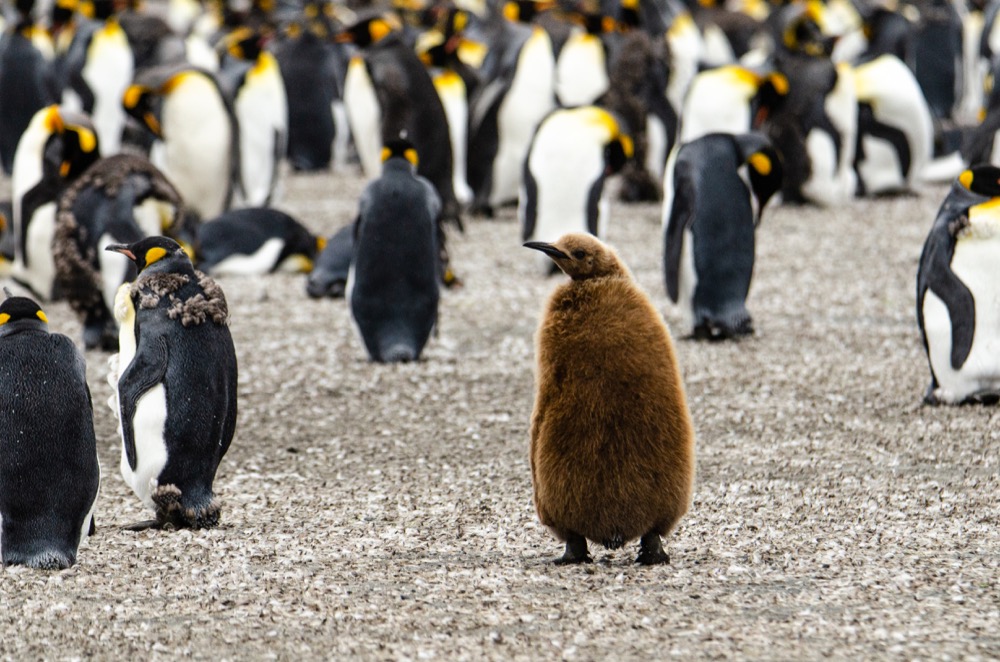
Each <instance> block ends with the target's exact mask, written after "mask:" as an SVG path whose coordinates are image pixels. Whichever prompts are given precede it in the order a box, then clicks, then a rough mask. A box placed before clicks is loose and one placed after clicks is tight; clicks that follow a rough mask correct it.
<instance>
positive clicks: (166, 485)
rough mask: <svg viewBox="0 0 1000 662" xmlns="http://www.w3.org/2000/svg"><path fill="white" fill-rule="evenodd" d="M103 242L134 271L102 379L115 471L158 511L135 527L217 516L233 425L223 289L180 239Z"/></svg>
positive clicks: (232, 355) (202, 521) (233, 376)
mask: <svg viewBox="0 0 1000 662" xmlns="http://www.w3.org/2000/svg"><path fill="white" fill-rule="evenodd" d="M106 250H111V251H116V252H119V253H122V254H123V255H125V256H126V257H128V258H129V259H131V260H132V261H133V262H134V263H135V265H136V269H137V271H138V272H139V275H138V277H137V278H136V280H135V281H134V282H132V283H130V284H126V285H123V286H122V287H121V288H120V289H119V290H118V296H117V298H116V300H115V318H116V319H117V320H118V322H119V323H120V329H121V331H120V336H119V354H118V355H117V358H116V360H112V371H111V373H110V375H109V376H108V381H109V382H110V383H111V384H112V386H113V387H114V388H115V396H114V397H113V398H112V401H111V403H109V404H112V407H113V409H114V410H115V412H116V414H117V415H118V418H119V421H120V423H121V427H120V429H119V432H120V434H121V438H122V459H121V473H122V477H123V478H124V479H125V482H126V483H128V485H129V487H131V488H132V491H133V492H135V494H136V496H138V497H139V499H140V500H141V501H142V503H143V504H144V505H146V506H147V507H148V508H150V509H152V510H154V511H155V513H156V519H155V520H154V521H151V522H144V523H142V524H140V525H137V527H143V528H144V527H147V526H160V527H162V526H167V525H172V526H179V527H192V528H204V527H212V526H215V525H217V524H218V522H219V513H220V506H219V504H218V503H217V502H216V500H215V499H214V494H213V492H212V483H213V481H214V479H215V472H216V470H217V469H218V467H219V462H220V461H221V460H222V456H223V455H225V453H226V451H227V450H228V449H229V445H230V443H231V442H232V439H233V434H234V433H235V430H236V380H237V365H236V352H235V348H234V347H233V339H232V336H231V335H230V333H229V327H228V319H229V310H228V307H227V305H226V298H225V295H224V294H223V292H222V289H221V288H220V287H219V286H218V284H216V283H215V281H213V280H212V279H211V278H209V277H208V276H206V275H205V274H203V273H201V272H197V271H195V269H194V266H193V265H192V264H191V260H190V259H189V258H188V256H187V255H186V254H185V252H184V251H183V249H182V248H181V246H180V245H179V244H177V242H175V241H173V240H171V239H168V238H166V237H147V238H145V239H142V240H140V241H138V242H135V243H132V244H129V245H127V246H126V245H111V246H108V247H107V248H106Z"/></svg>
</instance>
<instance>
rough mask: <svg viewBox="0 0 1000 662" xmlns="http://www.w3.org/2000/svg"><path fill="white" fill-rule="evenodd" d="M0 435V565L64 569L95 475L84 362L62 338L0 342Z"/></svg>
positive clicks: (8, 337)
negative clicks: (0, 559)
mask: <svg viewBox="0 0 1000 662" xmlns="http://www.w3.org/2000/svg"><path fill="white" fill-rule="evenodd" d="M0 328H2V327H0ZM0 429H2V430H3V431H4V433H3V435H2V436H0V517H2V522H3V540H2V541H0V548H2V549H3V562H4V563H5V564H10V563H27V564H30V565H35V566H37V567H48V568H65V567H68V566H69V565H72V564H73V563H74V562H75V560H76V550H77V547H78V546H79V543H80V534H81V528H82V526H83V523H84V520H85V518H86V517H87V515H88V513H89V512H90V509H91V507H92V505H93V503H94V500H95V499H96V498H97V489H98V483H99V482H100V469H99V467H98V463H97V443H96V439H95V435H94V422H93V414H92V408H91V399H90V390H89V389H88V387H87V380H86V375H85V366H84V361H83V357H81V356H80V354H79V353H78V352H77V350H76V348H75V347H74V346H73V343H72V341H70V340H69V338H67V337H65V336H63V335H59V334H50V333H48V332H47V331H45V330H42V329H31V330H22V331H17V332H14V333H5V334H0Z"/></svg>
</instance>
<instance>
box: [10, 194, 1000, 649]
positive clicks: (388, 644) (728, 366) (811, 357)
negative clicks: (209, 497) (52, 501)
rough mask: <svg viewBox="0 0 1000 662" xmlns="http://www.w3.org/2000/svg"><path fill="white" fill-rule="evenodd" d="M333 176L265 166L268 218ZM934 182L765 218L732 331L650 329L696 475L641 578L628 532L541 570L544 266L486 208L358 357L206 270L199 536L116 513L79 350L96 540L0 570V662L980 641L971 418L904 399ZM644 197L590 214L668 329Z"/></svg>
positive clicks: (984, 523) (914, 397)
mask: <svg viewBox="0 0 1000 662" xmlns="http://www.w3.org/2000/svg"><path fill="white" fill-rule="evenodd" d="M361 186H362V183H361V181H360V179H358V178H357V177H356V176H355V175H353V174H348V175H337V176H335V175H331V174H325V175H316V176H304V175H294V176H291V177H290V178H289V179H288V181H287V185H286V194H285V202H284V204H283V207H284V208H286V209H287V210H289V211H291V212H293V213H295V214H297V215H299V216H300V218H302V219H303V220H304V222H305V223H306V224H308V225H310V226H311V227H313V228H314V229H316V230H321V231H324V232H331V231H332V230H334V229H335V228H336V227H338V226H339V225H341V224H343V223H345V222H347V221H348V220H350V219H351V218H352V217H353V215H354V213H355V201H356V199H357V195H358V193H359V191H360V188H361ZM944 193H945V189H944V188H942V187H935V188H931V189H929V190H927V191H925V192H924V193H923V194H921V195H920V196H913V197H905V198H897V199H882V200H874V201H871V200H869V201H856V202H854V203H852V204H851V205H849V206H847V207H845V208H841V209H835V210H819V209H813V208H802V207H790V206H789V207H780V208H776V209H771V210H769V212H770V213H768V214H766V215H765V218H764V222H763V224H762V226H761V228H760V230H759V234H758V259H757V272H756V277H755V281H754V283H753V288H752V293H751V299H750V302H749V307H750V311H751V313H753V315H754V319H755V322H756V327H757V335H756V336H755V337H753V338H751V339H749V340H745V341H741V342H735V343H727V344H705V343H698V342H694V341H691V340H684V339H679V340H678V341H677V345H678V352H679V358H680V361H681V365H682V368H683V372H684V377H685V382H686V385H687V392H688V398H689V401H690V406H691V411H692V415H693V418H694V422H695V427H696V430H697V438H698V478H697V481H696V486H695V493H694V502H693V505H692V507H691V510H690V512H689V513H688V515H687V517H686V518H685V519H684V520H683V521H682V522H681V524H680V526H679V527H678V529H677V531H676V532H675V533H674V534H673V535H672V536H670V537H669V538H668V539H667V540H666V541H665V548H666V550H667V551H668V553H669V554H670V557H671V563H670V564H669V565H665V566H659V567H652V568H647V567H638V566H635V565H633V563H632V561H633V559H634V557H635V553H636V549H635V545H631V546H629V548H627V549H625V550H620V551H617V552H606V551H604V550H602V549H600V548H597V547H593V546H592V552H593V553H594V556H595V559H596V560H597V563H595V564H593V565H590V566H585V567H557V566H554V565H553V564H552V563H551V561H552V559H554V558H555V557H557V556H558V555H559V554H560V553H561V551H562V549H561V545H560V544H559V543H558V542H557V541H555V540H554V539H553V538H552V537H551V536H550V534H549V533H548V532H547V531H546V530H545V529H544V528H543V527H542V526H541V525H540V524H539V523H538V522H537V520H536V517H535V514H534V511H533V508H532V503H531V481H530V472H529V469H528V462H527V447H528V420H529V415H530V411H531V405H532V397H533V392H532V389H533V386H532V368H533V363H534V358H533V341H532V338H533V334H534V329H535V326H536V324H537V321H538V315H539V313H540V310H541V307H542V304H543V302H544V299H545V297H546V295H547V293H548V292H549V291H550V290H551V288H552V287H553V286H554V285H555V283H556V282H557V279H555V278H552V279H543V278H541V277H540V276H538V274H537V272H536V270H535V263H534V262H533V260H532V258H533V257H534V255H533V253H531V252H530V251H527V250H525V249H522V248H520V247H519V244H520V242H519V241H518V237H519V232H518V228H517V224H516V221H515V219H514V215H513V211H512V210H510V211H506V212H504V213H501V214H500V216H499V218H498V219H496V220H493V221H486V220H475V219H472V220H469V222H468V227H467V230H466V233H465V235H464V236H454V237H453V240H452V254H453V258H454V263H455V265H456V269H457V271H458V273H459V275H460V276H461V277H462V278H463V279H464V280H465V287H464V289H461V290H459V291H455V292H449V293H447V295H446V296H445V297H444V299H443V301H442V304H441V324H440V334H439V336H438V337H437V338H436V339H433V340H432V341H431V343H430V344H429V346H428V348H427V350H426V351H425V355H424V360H423V361H421V362H420V363H418V364H411V365H400V366H379V365H373V364H370V363H368V362H367V360H366V359H365V355H364V352H363V349H362V347H361V345H360V341H359V340H358V339H357V338H356V336H355V334H354V331H353V329H352V328H351V326H350V322H349V316H348V312H347V308H346V306H345V304H344V302H343V301H333V300H326V301H312V300H309V299H307V298H306V297H305V294H304V280H303V278H302V277H301V276H299V277H293V276H285V275H276V276H272V277H268V278H261V279H237V278H225V279H221V283H222V285H223V287H224V289H225V291H226V294H227V297H228V299H229V304H230V309H231V312H232V329H233V333H234V337H235V341H236V348H237V352H238V354H239V361H240V418H239V426H238V429H237V433H236V438H235V440H234V442H233V445H232V448H231V450H230V451H229V454H228V455H227V456H226V458H225V459H224V461H223V463H222V466H221V467H220V470H219V474H218V478H217V480H216V493H217V495H218V496H219V498H220V499H221V500H222V501H223V504H224V510H223V515H222V517H223V522H222V525H221V526H220V527H219V528H218V529H215V530H211V531H197V532H192V531H174V532H162V531H161V532H158V531H146V532H141V533H134V532H129V531H123V530H121V528H120V527H121V526H123V525H125V524H129V523H131V522H135V521H137V520H140V519H145V518H146V517H147V516H148V513H146V512H143V509H142V508H141V506H140V504H139V503H138V500H137V499H136V498H135V497H134V496H133V495H132V494H131V492H129V491H128V489H127V487H126V486H125V484H124V482H123V481H122V479H121V478H120V476H119V474H118V462H119V442H118V439H117V435H116V432H115V423H114V420H113V418H112V415H111V413H110V410H109V409H108V408H107V407H106V406H105V405H104V403H105V401H106V400H107V398H108V396H109V395H110V394H111V391H110V388H109V387H108V385H107V384H106V382H105V377H106V375H107V366H106V359H107V355H105V354H101V353H99V352H91V353H88V355H87V360H88V366H89V378H90V383H91V389H92V391H93V394H94V402H95V409H96V416H95V423H96V426H97V436H98V445H99V452H100V456H101V464H102V467H103V468H104V479H103V481H102V486H101V493H100V496H99V502H98V507H97V515H96V516H97V524H98V529H97V533H96V535H95V536H93V537H92V538H90V539H89V540H88V541H87V542H85V543H84V545H83V547H82V548H81V551H80V555H79V563H78V564H77V565H76V566H75V567H73V568H71V569H69V570H66V571H62V572H39V571H33V570H27V569H24V568H8V569H5V570H3V571H2V572H0V600H2V605H3V606H2V609H0V632H2V633H3V634H2V638H0V658H2V659H10V660H23V659H35V658H49V659H63V658H82V657H97V658H126V657H137V658H139V659H168V658H175V657H181V656H184V657H189V656H190V657H194V658H209V659H267V658H277V659H296V658H306V659H315V658H329V659H335V658H340V659H342V658H348V657H355V658H366V659H383V658H385V659H432V658H444V659H483V658H490V659H555V658H560V657H563V658H567V659H604V658H608V657H611V656H615V657H617V658H623V659H629V658H631V659H639V658H642V659H649V658H651V657H654V656H656V657H667V656H670V657H679V658H683V659H705V658H727V659H769V660H773V659H816V658H826V657H833V658H838V659H853V660H859V659H872V658H905V659H916V658H921V659H927V658H930V659H956V658H960V659H967V660H974V659H997V658H1000V587H998V583H1000V479H998V448H1000V443H998V437H1000V425H998V423H1000V415H998V411H1000V410H997V409H996V408H984V407H961V408H929V407H924V406H922V405H921V404H920V401H921V396H922V395H923V392H924V389H925V387H926V385H927V382H928V379H929V373H928V369H927V364H926V359H925V357H924V354H923V351H922V348H921V346H920V341H919V335H918V332H917V328H916V322H915V318H914V289H915V285H914V284H915V277H916V269H917V259H918V257H919V254H920V248H921V245H922V242H923V239H924V236H925V233H926V231H927V229H928V228H929V226H930V223H931V220H932V219H933V216H934V213H935V212H936V209H937V206H938V204H939V203H940V201H941V199H942V197H943V195H944ZM658 218H659V209H658V207H657V206H652V205H648V206H630V207H627V206H623V205H620V204H618V205H615V206H614V207H613V218H612V222H611V224H610V233H609V237H608V239H609V241H610V242H611V243H612V244H614V245H615V246H617V247H618V249H619V252H620V253H621V255H622V256H623V258H624V259H625V261H626V262H627V263H628V264H629V266H630V267H631V268H632V269H633V271H634V273H635V274H636V276H637V277H638V279H639V281H640V282H641V283H642V285H643V286H644V287H645V288H646V289H647V291H649V292H650V293H651V294H652V296H653V298H654V300H655V302H656V304H657V305H658V306H659V307H660V309H661V310H663V311H664V313H665V315H666V317H667V320H668V322H669V323H670V325H671V328H672V330H673V331H674V334H675V337H677V338H680V336H682V335H683V333H684V330H683V329H681V328H680V327H679V322H680V317H679V315H678V314H677V312H676V311H675V310H673V309H671V308H670V307H669V305H668V302H667V300H666V297H665V294H664V287H663V282H662V272H661V269H662V267H661V251H662V246H661V238H660V237H661V234H660V228H659V220H658ZM47 312H48V314H49V318H50V319H51V320H52V326H53V327H54V328H56V329H59V330H62V331H63V332H66V333H68V334H70V335H71V337H73V338H75V339H77V338H79V327H78V326H77V325H76V323H75V320H73V319H72V315H71V313H70V311H69V309H68V307H66V306H65V305H64V304H51V305H49V306H47Z"/></svg>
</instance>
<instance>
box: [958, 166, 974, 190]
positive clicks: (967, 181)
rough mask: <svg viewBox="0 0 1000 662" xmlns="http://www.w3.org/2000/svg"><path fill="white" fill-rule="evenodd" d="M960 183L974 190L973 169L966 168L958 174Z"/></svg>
mask: <svg viewBox="0 0 1000 662" xmlns="http://www.w3.org/2000/svg"><path fill="white" fill-rule="evenodd" d="M958 181H959V183H960V184H961V185H962V186H964V187H965V188H967V189H969V190H972V171H971V170H965V171H963V172H962V174H961V175H959V176H958Z"/></svg>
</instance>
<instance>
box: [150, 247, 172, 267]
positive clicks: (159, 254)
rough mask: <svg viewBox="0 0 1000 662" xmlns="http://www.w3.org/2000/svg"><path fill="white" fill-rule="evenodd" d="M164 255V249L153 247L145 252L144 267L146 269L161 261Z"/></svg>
mask: <svg viewBox="0 0 1000 662" xmlns="http://www.w3.org/2000/svg"><path fill="white" fill-rule="evenodd" d="M166 254H167V250H166V249H165V248H160V247H159V246H153V247H152V248H150V249H149V250H148V251H146V266H147V267H148V266H149V265H151V264H153V263H154V262H157V261H158V260H162V259H163V256H164V255H166Z"/></svg>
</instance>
